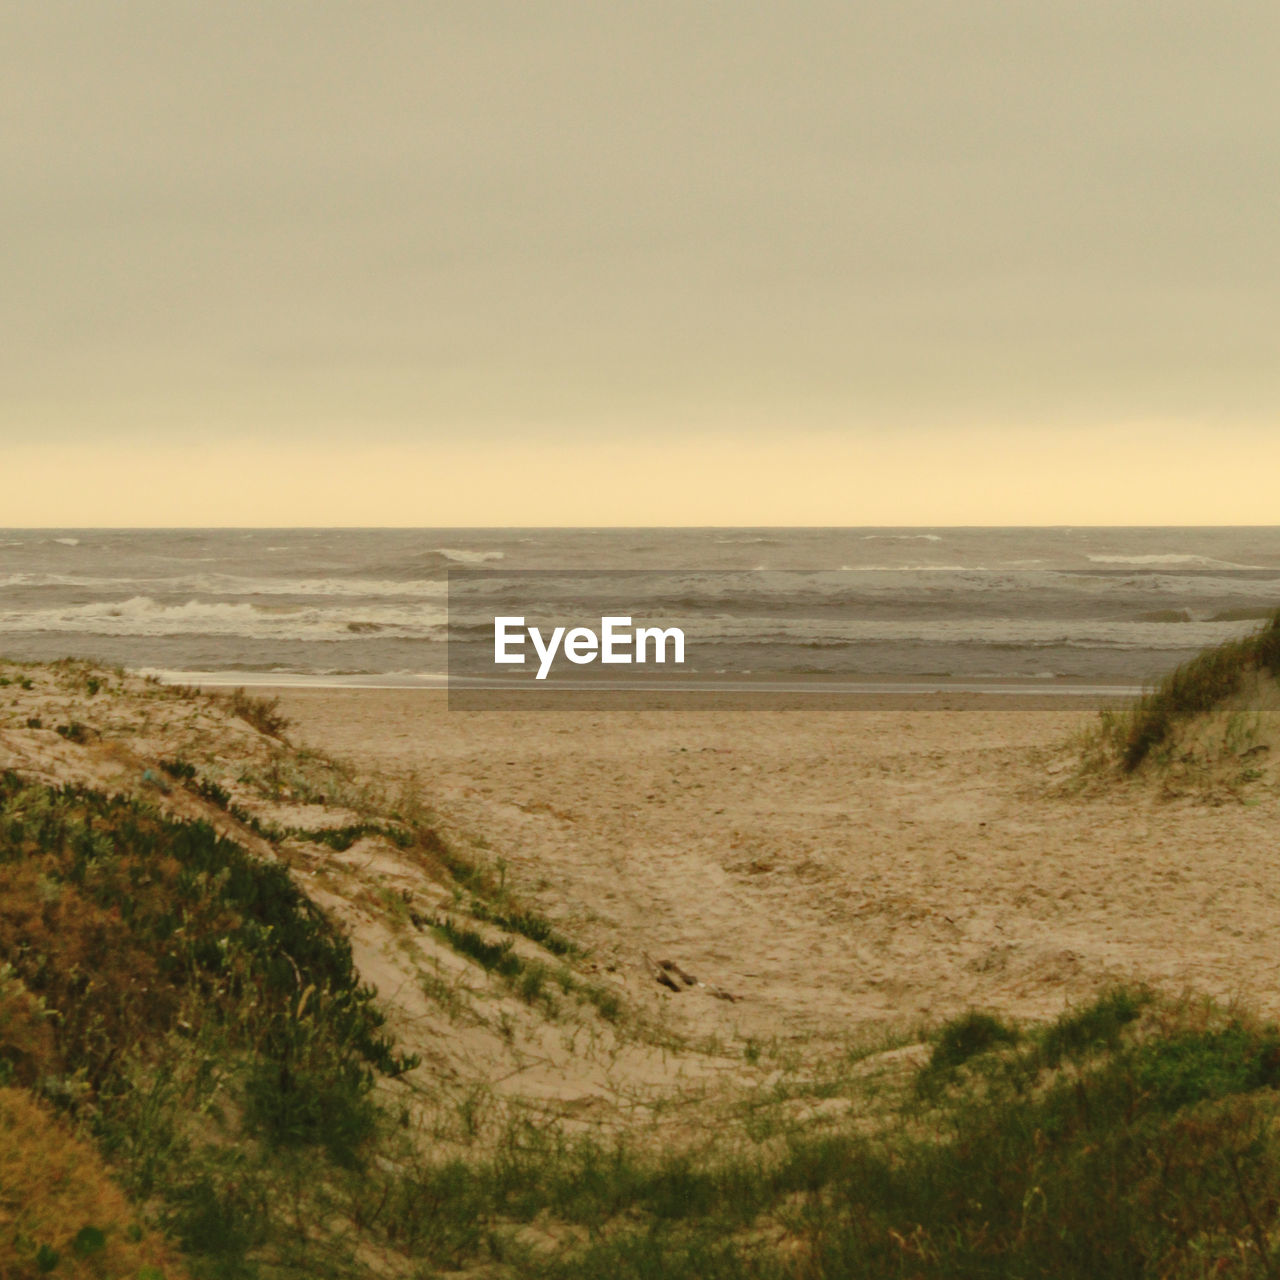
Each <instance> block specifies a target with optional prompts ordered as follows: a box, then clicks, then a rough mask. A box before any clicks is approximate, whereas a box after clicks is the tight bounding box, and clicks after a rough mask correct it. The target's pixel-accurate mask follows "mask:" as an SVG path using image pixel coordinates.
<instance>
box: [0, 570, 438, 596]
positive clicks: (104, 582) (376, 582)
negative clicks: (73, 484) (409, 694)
mask: <svg viewBox="0 0 1280 1280" xmlns="http://www.w3.org/2000/svg"><path fill="white" fill-rule="evenodd" d="M3 587H84V588H88V589H90V590H97V591H122V590H130V589H133V590H136V589H137V588H138V587H142V588H144V589H146V590H148V591H175V592H177V591H199V592H202V593H204V594H206V595H222V596H277V595H278V596H325V597H335V596H336V597H344V596H345V597H351V596H375V597H376V596H409V597H419V598H422V599H440V598H443V597H444V596H445V594H446V593H447V591H448V586H447V584H446V583H444V582H441V581H430V580H427V579H416V580H410V581H406V582H398V581H394V580H392V579H386V578H246V577H239V576H237V575H235V574H225V573H197V574H186V575H182V576H175V577H171V578H96V577H92V576H91V575H89V574H68V573H8V574H0V588H3Z"/></svg>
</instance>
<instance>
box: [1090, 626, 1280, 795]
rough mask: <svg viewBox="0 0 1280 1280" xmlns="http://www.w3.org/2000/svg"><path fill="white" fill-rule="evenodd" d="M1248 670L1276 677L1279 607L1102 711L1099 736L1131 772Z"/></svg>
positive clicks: (1279, 669)
mask: <svg viewBox="0 0 1280 1280" xmlns="http://www.w3.org/2000/svg"><path fill="white" fill-rule="evenodd" d="M1252 672H1259V673H1262V674H1265V675H1269V676H1272V677H1277V678H1280V610H1278V611H1277V612H1276V613H1274V614H1273V615H1272V616H1271V617H1270V619H1269V620H1268V621H1267V622H1266V623H1265V624H1264V625H1263V626H1262V627H1261V628H1260V629H1259V630H1257V631H1255V632H1254V633H1253V634H1252V635H1248V636H1245V637H1243V638H1242V639H1240V640H1231V641H1228V642H1227V643H1226V644H1222V645H1218V646H1217V647H1215V648H1212V649H1206V650H1205V651H1204V652H1203V653H1199V654H1197V655H1196V656H1195V657H1194V658H1192V659H1190V660H1189V661H1187V662H1184V663H1183V664H1182V665H1181V666H1179V667H1177V668H1176V669H1175V670H1173V671H1172V672H1170V673H1169V674H1168V675H1167V676H1166V677H1165V678H1164V679H1163V680H1161V681H1160V683H1159V684H1157V685H1156V686H1155V688H1153V689H1151V690H1150V691H1149V692H1147V693H1146V694H1144V695H1143V696H1142V697H1141V698H1139V699H1138V700H1137V702H1135V703H1134V705H1133V706H1132V707H1130V708H1129V709H1128V710H1126V711H1124V712H1121V713H1119V714H1114V713H1103V722H1102V723H1103V728H1102V738H1103V741H1104V743H1105V745H1106V746H1107V747H1108V748H1109V749H1110V750H1111V751H1112V752H1113V753H1114V754H1115V757H1116V759H1117V760H1118V762H1119V764H1120V766H1121V768H1122V769H1123V770H1124V771H1125V772H1128V773H1132V772H1133V771H1134V770H1135V769H1137V767H1138V766H1139V765H1140V764H1141V763H1142V762H1143V761H1144V760H1146V759H1147V758H1148V757H1149V756H1150V755H1151V754H1152V753H1153V752H1154V751H1155V750H1156V749H1157V748H1159V747H1161V746H1163V745H1164V744H1165V743H1166V742H1168V741H1169V739H1170V738H1171V736H1172V735H1173V733H1174V732H1175V730H1176V729H1177V728H1178V726H1180V725H1182V724H1185V723H1186V722H1187V721H1188V720H1190V719H1192V718H1193V717H1195V716H1197V715H1201V714H1203V713H1205V712H1208V711H1213V710H1214V709H1216V708H1218V707H1220V706H1221V705H1222V704H1223V703H1224V702H1226V701H1227V700H1228V699H1229V698H1231V697H1232V696H1233V695H1234V694H1235V693H1237V692H1238V691H1239V690H1240V689H1241V687H1242V685H1243V683H1244V681H1245V679H1246V677H1247V676H1248V675H1249V674H1250V673H1252Z"/></svg>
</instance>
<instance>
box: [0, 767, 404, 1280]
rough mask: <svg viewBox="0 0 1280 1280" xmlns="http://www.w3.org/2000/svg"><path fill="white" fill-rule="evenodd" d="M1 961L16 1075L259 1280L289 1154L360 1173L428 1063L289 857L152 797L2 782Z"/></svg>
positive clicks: (122, 1171) (189, 1235)
mask: <svg viewBox="0 0 1280 1280" xmlns="http://www.w3.org/2000/svg"><path fill="white" fill-rule="evenodd" d="M0 957H3V958H4V961H5V966H4V968H3V969H2V970H0V1085H3V1084H10V1085H13V1084H18V1085H23V1086H26V1087H27V1088H30V1089H34V1090H35V1091H36V1092H37V1093H38V1094H39V1095H41V1096H43V1097H44V1098H45V1099H47V1100H48V1101H50V1102H53V1103H56V1104H57V1105H58V1106H59V1107H61V1108H62V1109H63V1110H64V1111H65V1112H66V1113H67V1115H68V1117H69V1118H71V1119H73V1120H75V1121H76V1122H77V1123H78V1124H79V1125H80V1126H81V1127H83V1128H85V1129H87V1130H88V1131H89V1132H91V1133H93V1134H94V1136H95V1137H96V1139H97V1142H98V1145H99V1148H100V1149H101V1151H102V1152H103V1154H104V1155H105V1156H106V1157H107V1158H108V1160H110V1161H111V1163H112V1164H113V1165H114V1167H115V1168H116V1170H117V1173H118V1176H119V1177H120V1178H121V1180H122V1182H123V1185H124V1187H125V1189H126V1190H127V1191H129V1192H130V1193H132V1194H133V1195H134V1196H136V1197H137V1198H139V1199H140V1200H150V1199H152V1198H153V1197H160V1200H161V1202H162V1207H161V1209H160V1210H159V1213H158V1221H159V1222H160V1224H161V1225H162V1226H163V1227H164V1228H165V1229H166V1231H167V1232H169V1233H170V1234H172V1235H174V1236H176V1238H178V1239H179V1240H180V1241H181V1242H182V1244H183V1247H184V1248H185V1249H188V1250H190V1251H193V1252H194V1253H195V1254H197V1255H200V1254H208V1255H209V1256H210V1257H215V1258H216V1260H217V1263H216V1266H213V1267H212V1270H210V1271H209V1274H225V1275H240V1274H243V1275H249V1274H253V1269H252V1268H250V1267H249V1265H248V1263H247V1261H246V1256H247V1254H248V1252H249V1251H251V1250H254V1249H258V1248H262V1247H264V1246H265V1245H266V1244H267V1243H268V1241H269V1239H270V1236H271V1234H272V1228H271V1217H272V1214H271V1211H270V1209H269V1201H270V1194H271V1193H270V1188H271V1187H273V1186H276V1185H277V1184H278V1183H279V1181H280V1179H281V1178H283V1177H284V1176H285V1172H286V1171H287V1168H288V1162H289V1160H290V1159H291V1158H292V1157H291V1156H290V1153H291V1152H294V1151H304V1150H309V1151H312V1152H316V1153H319V1154H320V1155H321V1156H322V1157H323V1159H324V1160H325V1161H327V1162H328V1163H329V1165H330V1166H331V1167H332V1168H333V1169H334V1170H339V1171H340V1170H343V1169H354V1168H356V1167H357V1166H359V1165H360V1164H361V1162H362V1161H363V1159H364V1154H363V1153H364V1149H365V1146H366V1145H367V1142H368V1140H369V1139H370V1138H371V1137H372V1135H373V1134H374V1132H375V1131H376V1128H377V1125H378V1116H379V1111H378V1108H377V1107H376V1105H375V1103H374V1101H373V1085H374V1080H375V1077H376V1076H377V1075H383V1076H395V1075H399V1074H401V1073H402V1072H404V1071H406V1070H408V1069H410V1068H411V1067H413V1066H414V1065H415V1062H414V1061H413V1060H410V1059H405V1058H404V1057H402V1056H400V1055H398V1054H397V1053H396V1052H395V1050H394V1047H393V1045H392V1043H391V1041H390V1040H389V1039H388V1038H387V1036H386V1035H385V1033H384V1032H383V1030H382V1024H383V1018H382V1015H381V1013H380V1012H379V1011H378V1009H377V1008H376V1006H375V1004H374V1000H373V993H372V991H371V990H370V989H369V988H368V987H366V986H364V985H362V984H361V983H360V981H359V978H358V975H357V973H356V971H355V967H354V965H353V963H352V958H351V950H350V947H349V945H348V943H347V942H346V940H345V938H344V937H343V936H342V935H341V934H340V933H339V932H338V931H337V930H336V929H335V928H334V926H333V925H332V924H331V923H330V922H329V920H328V919H327V917H326V916H325V915H324V914H323V913H322V912H321V911H320V910H319V909H318V908H316V907H315V906H314V905H313V904H312V903H311V902H310V900H309V899H308V898H306V897H305V895H303V894H302V893H301V892H300V890H299V889H298V888H297V887H296V886H295V885H294V883H293V881H292V879H291V878H290V877H289V874H288V872H287V871H286V870H285V869H284V868H283V867H282V866H280V865H278V864H272V863H265V862H261V861H259V860H257V859H255V858H253V857H251V856H250V855H249V854H247V853H246V852H245V851H244V850H243V849H241V848H240V847H239V846H238V845H236V844H234V843H233V842H231V841H229V840H226V839H224V838H222V837H221V836H219V835H217V833H216V832H215V831H214V830H213V829H212V828H211V827H210V826H208V825H207V824H205V823H202V822H196V823H180V822H173V821H171V820H168V819H166V818H163V817H160V816H159V815H157V814H156V813H154V812H152V811H150V810H148V809H147V808H146V807H145V806H143V805H141V804H139V803H138V802H136V801H132V800H128V799H122V798H118V797H116V798H108V797H105V796H102V795H100V794H98V793H96V792H92V791H86V790H81V789H77V788H70V787H68V788H62V789H54V788H50V787H46V786H39V785H33V784H29V783H25V782H23V781H22V780H21V779H19V778H18V777H16V776H15V775H13V774H4V775H0ZM309 1158H310V1159H312V1160H314V1159H315V1156H314V1155H313V1156H310V1157H309ZM88 1225H93V1224H88ZM277 1225H278V1224H277ZM50 1247H51V1248H52V1246H50Z"/></svg>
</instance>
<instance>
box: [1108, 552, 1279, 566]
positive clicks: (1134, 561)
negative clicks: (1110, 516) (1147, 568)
mask: <svg viewBox="0 0 1280 1280" xmlns="http://www.w3.org/2000/svg"><path fill="white" fill-rule="evenodd" d="M1089 559H1090V560H1092V561H1093V563H1094V564H1123V565H1133V566H1134V567H1140V566H1142V565H1149V564H1159V565H1194V566H1196V567H1197V568H1201V569H1266V568H1268V567H1270V566H1268V565H1265V564H1235V563H1233V562H1232V561H1230V560H1215V559H1214V558H1213V557H1212V556H1196V555H1184V554H1180V553H1173V552H1170V553H1167V554H1164V555H1149V556H1105V555H1091V556H1090V557H1089Z"/></svg>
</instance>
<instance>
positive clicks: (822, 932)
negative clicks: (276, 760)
mask: <svg viewBox="0 0 1280 1280" xmlns="http://www.w3.org/2000/svg"><path fill="white" fill-rule="evenodd" d="M280 697H281V703H282V707H283V710H284V711H285V712H286V714H287V715H288V716H289V717H290V719H291V720H292V722H293V727H292V729H291V734H292V736H293V738H294V740H295V741H297V742H300V743H306V744H309V745H311V746H314V747H317V748H321V747H322V748H323V749H324V750H326V751H328V752H331V753H333V754H334V755H336V756H338V757H339V758H342V759H346V760H349V761H350V762H352V763H353V764H355V765H356V766H357V767H359V768H361V769H367V770H371V771H373V772H374V773H376V774H378V775H379V776H403V777H411V778H412V779H413V781H414V786H415V787H416V788H417V790H418V792H419V794H420V796H421V798H422V800H423V802H424V803H425V804H426V805H427V806H428V808H429V809H430V811H431V812H432V813H433V814H434V816H435V820H436V821H437V822H438V824H439V825H440V828H441V830H442V831H443V832H444V833H445V834H446V836H447V837H448V838H449V839H450V840H452V841H454V842H456V843H457V844H458V846H459V847H460V848H462V849H465V850H467V851H468V852H469V854H470V855H471V856H475V857H477V858H479V859H482V860H488V861H489V862H491V863H492V864H493V865H495V866H497V867H498V868H500V871H501V874H502V875H503V876H504V877H505V878H506V880H507V883H508V884H509V885H511V886H512V887H513V888H514V889H515V891H516V892H517V893H518V894H519V895H520V896H521V897H522V898H523V899H527V900H529V901H531V902H533V903H535V904H536V906H537V908H538V909H539V910H540V911H542V912H543V913H545V914H546V915H547V916H549V917H550V918H551V919H552V920H554V921H557V922H558V923H561V924H562V925H563V927H564V929H565V930H566V932H568V933H570V934H571V936H574V937H576V938H580V939H581V940H582V941H583V942H585V943H586V944H588V945H589V946H590V947H591V948H592V955H593V956H594V957H595V959H596V961H597V962H599V963H600V964H601V965H603V966H606V967H608V968H609V969H610V970H611V971H613V972H614V973H615V974H616V975H617V976H618V977H621V978H623V979H624V980H625V982H626V985H627V987H628V989H629V990H630V991H631V992H632V993H633V994H634V995H636V996H638V997H641V998H643V999H645V1000H648V1001H651V1002H655V1003H660V1004H661V1008H662V1014H663V1017H664V1018H669V1019H671V1020H672V1022H673V1024H674V1025H677V1026H679V1027H680V1028H681V1029H682V1030H693V1031H702V1032H705V1033H714V1034H721V1033H723V1034H734V1033H737V1034H741V1035H748V1036H753V1037H756V1038H766V1037H775V1038H779V1039H787V1038H801V1039H812V1038H814V1037H818V1038H822V1039H832V1040H839V1039H841V1038H842V1037H847V1036H849V1035H851V1034H854V1033H862V1032H865V1031H866V1030H867V1028H868V1027H873V1026H880V1027H894V1028H898V1029H903V1028H906V1027H909V1026H912V1025H919V1024H923V1023H931V1024H936V1023H937V1022H940V1021H942V1020H944V1019H946V1018H949V1017H952V1016H954V1015H956V1014H958V1013H960V1012H962V1011H963V1010H965V1009H968V1008H971V1007H977V1008H986V1009H991V1010H996V1011H999V1012H1000V1013H1001V1014H1004V1015H1009V1016H1019V1017H1030V1018H1036V1019H1041V1018H1047V1017H1051V1016H1054V1015H1056V1014H1058V1013H1059V1012H1061V1010H1062V1009H1063V1008H1064V1007H1065V1006H1067V1005H1069V1004H1071V1003H1072V1002H1078V1001H1081V1000H1084V999H1086V998H1087V997H1089V996H1091V995H1092V994H1094V993H1095V992H1096V991H1097V990H1098V989H1100V988H1101V987H1104V986H1106V985H1107V984H1109V983H1112V982H1115V981H1127V980H1135V981H1139V982H1149V983H1151V984H1153V985H1155V986H1157V987H1159V988H1161V989H1164V990H1166V991H1169V992H1171V993H1175V994H1176V993H1179V992H1182V991H1184V990H1194V991H1196V992H1198V993H1202V994H1208V995H1213V996H1217V997H1221V998H1224V999H1230V998H1231V997H1233V996H1236V995H1240V996H1244V997H1246V998H1247V999H1248V1001H1249V1002H1250V1004H1251V1005H1252V1007H1254V1008H1256V1009H1257V1010H1259V1011H1260V1012H1265V1013H1275V1012H1276V1011H1278V1010H1280V994H1278V993H1277V992H1276V990H1275V985H1274V938H1273V936H1272V925H1273V922H1274V920H1275V918H1276V913H1277V909H1278V908H1280V885H1277V882H1276V880H1275V877H1274V874H1273V867H1272V861H1271V860H1272V848H1273V839H1272V830H1273V828H1272V823H1273V808H1274V801H1273V800H1270V799H1268V800H1267V801H1266V802H1264V803H1262V804H1255V805H1242V804H1239V803H1231V804H1227V805H1223V804H1221V803H1216V802H1215V801H1214V800H1213V798H1212V797H1204V796H1195V795H1186V796H1182V797H1174V798H1169V797H1168V796H1166V795H1164V794H1163V793H1162V792H1161V791H1160V790H1159V789H1158V788H1156V787H1153V786H1152V785H1150V784H1148V783H1145V782H1142V781H1132V782H1114V781H1113V782H1111V783H1108V784H1107V785H1106V786H1102V787H1095V788H1092V789H1090V788H1085V789H1084V790H1083V791H1082V790H1081V789H1080V788H1079V787H1078V786H1075V785H1073V784H1072V774H1073V770H1074V769H1075V766H1076V763H1077V756H1076V752H1075V748H1074V747H1073V746H1072V745H1071V740H1072V738H1073V735H1076V734H1078V733H1079V732H1080V731H1081V730H1082V729H1084V728H1087V727H1088V726H1089V725H1090V724H1091V723H1093V722H1094V720H1095V719H1096V714H1097V713H1096V710H1095V709H1093V708H1092V707H1090V706H1081V705H1079V704H1078V702H1077V701H1076V700H1074V699H1072V700H1066V701H1068V702H1069V703H1070V705H1066V706H1064V705H1061V701H1062V700H1060V701H1059V704H1058V705H1046V703H1047V702H1048V700H1043V701H1041V702H1040V703H1038V704H1037V703H1032V704H1031V705H1029V706H1028V705H1026V704H1025V703H1017V704H1016V705H1013V703H1014V702H1015V701H1016V700H1004V701H1003V702H1002V703H1000V704H997V703H996V702H995V701H994V700H991V699H987V700H983V699H977V698H975V699H970V700H967V701H966V700H965V699H963V698H961V697H959V696H953V697H951V698H950V699H939V698H937V697H935V698H934V699H933V700H932V701H931V700H930V699H929V698H927V697H921V698H919V699H917V700H916V703H915V705H913V706H912V705H907V704H906V703H905V702H904V701H903V700H901V699H899V700H896V701H892V702H891V703H890V705H888V706H884V705H881V704H877V703H876V702H874V701H873V700H868V704H867V705H866V707H865V708H864V709H857V710H848V709H842V710H839V711H824V710H817V709H814V710H808V711H794V710H793V711H776V712H768V711H763V712H762V711H754V712H752V711H728V712H717V711H714V710H708V711H704V712H693V711H685V712H661V711H649V712H643V711H641V712H608V713H601V712H596V713H592V712H585V711H530V712H524V713H521V712H514V711H493V712H450V711H449V710H448V709H447V706H446V699H445V696H444V695H443V694H441V693H438V692H433V691H427V690H411V691H405V690H388V691H379V690H318V689H315V690H299V689H287V690H282V691H280ZM939 701H942V702H943V703H944V704H945V706H944V709H937V707H938V703H939ZM663 960H671V961H674V962H675V963H676V964H677V965H678V966H679V968H680V970H682V971H684V972H686V973H688V974H691V975H693V976H694V977H696V978H697V979H698V980H699V983H700V984H703V985H699V986H693V987H688V988H686V989H683V990H681V991H680V992H679V993H676V992H673V991H670V990H668V989H667V988H666V987H665V986H663V985H661V984H660V983H659V982H657V981H655V972H656V969H655V966H656V965H657V964H658V963H659V962H661V961H663ZM717 996H720V997H721V998H716V997H717ZM729 997H732V998H729Z"/></svg>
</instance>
